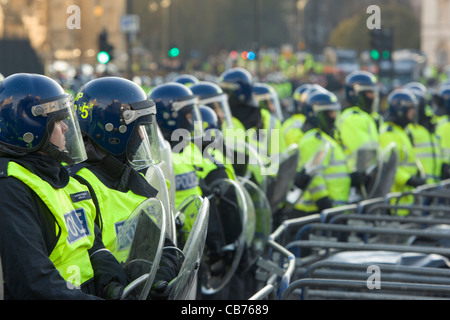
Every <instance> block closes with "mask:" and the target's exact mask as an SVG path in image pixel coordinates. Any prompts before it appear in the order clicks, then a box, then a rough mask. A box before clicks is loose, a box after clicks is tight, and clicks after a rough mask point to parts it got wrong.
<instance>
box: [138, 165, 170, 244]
mask: <svg viewBox="0 0 450 320" xmlns="http://www.w3.org/2000/svg"><path fill="white" fill-rule="evenodd" d="M145 179H146V180H147V181H148V182H149V184H150V185H151V186H152V187H153V188H155V189H157V190H158V194H157V195H156V198H157V199H159V201H161V203H162V204H163V206H164V210H165V212H166V213H167V219H166V223H167V225H166V231H167V234H168V235H169V237H170V239H171V240H172V241H173V242H174V243H175V244H177V236H176V226H175V215H174V212H173V211H174V209H173V206H172V203H171V199H170V194H169V190H168V188H167V182H166V179H165V175H164V173H163V171H162V170H161V169H160V167H159V164H158V165H151V166H150V167H148V169H147V172H146V173H145Z"/></svg>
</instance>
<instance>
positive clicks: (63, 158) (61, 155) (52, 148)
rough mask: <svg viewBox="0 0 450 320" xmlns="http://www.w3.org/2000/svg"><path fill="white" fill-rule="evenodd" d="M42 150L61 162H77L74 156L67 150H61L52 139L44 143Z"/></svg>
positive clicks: (71, 163)
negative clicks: (71, 156) (73, 158)
mask: <svg viewBox="0 0 450 320" xmlns="http://www.w3.org/2000/svg"><path fill="white" fill-rule="evenodd" d="M41 151H42V152H44V153H45V154H47V155H48V156H50V157H51V158H53V159H56V160H57V161H58V162H60V163H67V164H68V165H73V164H75V162H74V161H73V160H72V158H70V157H69V153H68V152H67V151H61V150H59V148H58V147H57V146H56V145H54V144H53V143H51V142H50V141H48V142H47V143H46V144H44V146H43V147H42V149H41Z"/></svg>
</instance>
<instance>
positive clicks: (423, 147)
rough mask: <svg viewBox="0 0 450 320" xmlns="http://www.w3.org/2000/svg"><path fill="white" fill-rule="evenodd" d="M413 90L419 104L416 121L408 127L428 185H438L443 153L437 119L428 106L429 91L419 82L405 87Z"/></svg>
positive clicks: (407, 129)
mask: <svg viewBox="0 0 450 320" xmlns="http://www.w3.org/2000/svg"><path fill="white" fill-rule="evenodd" d="M404 88H405V89H408V90H411V92H412V93H413V94H414V96H415V97H416V99H417V102H418V109H417V117H416V120H417V121H414V122H412V123H410V124H408V125H407V126H406V131H407V133H408V136H409V137H410V139H411V142H412V144H413V147H414V150H415V152H416V157H417V160H418V161H419V163H420V165H421V170H422V171H423V174H424V175H425V177H426V179H427V183H437V182H439V181H440V179H441V167H442V160H443V157H442V152H441V147H440V143H439V139H438V138H437V136H436V133H435V129H436V123H435V121H436V119H435V114H434V112H433V109H432V108H431V106H430V105H428V98H427V89H426V87H425V86H424V85H423V84H421V83H419V82H411V83H408V84H407V85H405V86H404Z"/></svg>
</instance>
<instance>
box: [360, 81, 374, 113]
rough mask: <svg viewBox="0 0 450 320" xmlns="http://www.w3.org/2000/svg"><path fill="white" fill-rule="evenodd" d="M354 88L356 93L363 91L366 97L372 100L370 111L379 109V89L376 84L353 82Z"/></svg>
mask: <svg viewBox="0 0 450 320" xmlns="http://www.w3.org/2000/svg"><path fill="white" fill-rule="evenodd" d="M354 89H355V94H356V95H359V94H360V93H363V94H364V95H366V97H367V98H369V99H371V100H372V106H371V110H372V112H379V111H380V89H379V88H378V86H376V85H361V84H355V85H354Z"/></svg>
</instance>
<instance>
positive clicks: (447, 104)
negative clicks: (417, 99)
mask: <svg viewBox="0 0 450 320" xmlns="http://www.w3.org/2000/svg"><path fill="white" fill-rule="evenodd" d="M435 101H436V105H437V109H438V111H439V114H440V115H450V85H444V86H441V87H440V88H439V91H438V92H437V94H436V95H435Z"/></svg>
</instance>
